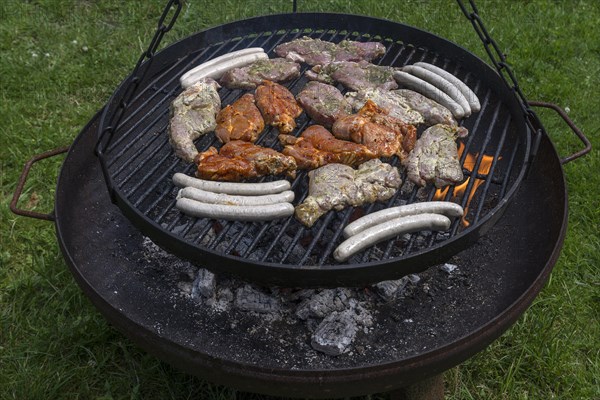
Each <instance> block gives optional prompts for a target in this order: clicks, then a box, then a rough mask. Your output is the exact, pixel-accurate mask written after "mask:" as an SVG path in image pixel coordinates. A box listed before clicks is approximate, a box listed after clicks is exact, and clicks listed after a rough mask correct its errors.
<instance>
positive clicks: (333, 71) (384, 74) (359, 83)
mask: <svg viewBox="0 0 600 400" xmlns="http://www.w3.org/2000/svg"><path fill="white" fill-rule="evenodd" d="M394 71H395V69H394V68H393V67H387V66H381V65H375V64H371V63H369V62H367V61H359V62H352V61H339V62H333V63H331V64H327V65H324V66H317V67H314V68H313V69H312V70H310V71H307V72H306V77H307V78H308V79H310V80H315V81H319V82H324V83H334V82H338V83H341V84H342V85H344V87H346V88H347V89H350V90H356V91H358V90H366V89H374V88H381V89H384V90H392V89H397V88H398V84H397V83H396V80H395V79H394Z"/></svg>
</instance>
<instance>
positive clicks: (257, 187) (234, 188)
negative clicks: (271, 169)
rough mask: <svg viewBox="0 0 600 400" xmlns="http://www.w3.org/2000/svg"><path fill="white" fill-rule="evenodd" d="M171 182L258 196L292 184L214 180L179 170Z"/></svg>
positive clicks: (207, 189) (215, 191)
mask: <svg viewBox="0 0 600 400" xmlns="http://www.w3.org/2000/svg"><path fill="white" fill-rule="evenodd" d="M173 183H174V184H175V185H176V186H179V187H188V186H191V187H195V188H197V189H202V190H206V191H209V192H213V193H226V194H237V195H244V196H259V195H265V194H273V193H281V192H283V191H285V190H289V189H290V188H291V187H292V185H290V183H289V182H288V181H286V180H284V179H282V180H278V181H273V182H262V183H239V182H216V181H206V180H203V179H198V178H194V177H191V176H188V175H185V174H182V173H180V172H177V173H175V174H174V175H173Z"/></svg>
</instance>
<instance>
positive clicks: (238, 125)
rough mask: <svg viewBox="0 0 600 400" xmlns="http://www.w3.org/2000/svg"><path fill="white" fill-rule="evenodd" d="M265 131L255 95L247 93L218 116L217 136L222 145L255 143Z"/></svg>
mask: <svg viewBox="0 0 600 400" xmlns="http://www.w3.org/2000/svg"><path fill="white" fill-rule="evenodd" d="M263 129H265V121H264V120H263V117H262V115H261V114H260V111H259V110H258V108H257V107H256V105H255V104H254V95H253V94H251V93H246V94H245V95H243V96H242V97H240V98H239V99H237V100H236V101H234V102H233V104H230V105H228V106H227V107H225V108H223V109H222V110H221V111H219V113H218V114H217V128H216V129H215V135H216V136H217V138H219V140H220V141H221V143H227V142H229V141H231V140H244V141H246V142H252V143H254V142H255V141H256V139H257V138H258V135H260V133H261V132H262V131H263Z"/></svg>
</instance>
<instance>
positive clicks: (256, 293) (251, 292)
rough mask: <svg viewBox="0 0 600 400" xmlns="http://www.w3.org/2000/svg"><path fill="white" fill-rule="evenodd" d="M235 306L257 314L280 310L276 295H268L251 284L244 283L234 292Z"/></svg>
mask: <svg viewBox="0 0 600 400" xmlns="http://www.w3.org/2000/svg"><path fill="white" fill-rule="evenodd" d="M235 306H236V308H238V309H240V310H244V311H252V312H257V313H259V314H272V313H279V311H281V303H280V301H279V299H277V298H276V297H273V296H270V295H268V294H267V293H265V292H263V291H262V290H260V289H258V288H255V287H253V286H251V285H244V286H242V287H240V288H238V289H237V291H236V293H235Z"/></svg>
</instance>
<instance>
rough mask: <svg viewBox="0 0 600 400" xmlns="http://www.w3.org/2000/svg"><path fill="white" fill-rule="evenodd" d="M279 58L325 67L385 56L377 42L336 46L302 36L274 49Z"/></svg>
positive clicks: (347, 41) (348, 43) (383, 49)
mask: <svg viewBox="0 0 600 400" xmlns="http://www.w3.org/2000/svg"><path fill="white" fill-rule="evenodd" d="M275 53H276V54H277V55H278V56H279V57H285V58H287V59H289V60H292V61H297V62H305V63H307V64H309V65H312V66H314V65H325V64H329V63H331V62H334V61H361V60H366V61H371V60H374V59H376V58H378V57H380V56H382V55H384V54H385V46H384V45H383V44H381V43H379V42H356V41H352V40H343V41H341V42H340V43H338V44H335V43H332V42H327V41H324V40H321V39H313V38H310V37H308V36H304V37H302V38H300V39H294V40H292V41H291V42H287V43H282V44H280V45H279V46H277V47H275Z"/></svg>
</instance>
